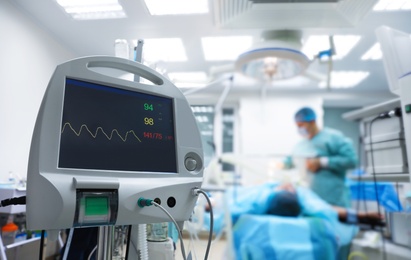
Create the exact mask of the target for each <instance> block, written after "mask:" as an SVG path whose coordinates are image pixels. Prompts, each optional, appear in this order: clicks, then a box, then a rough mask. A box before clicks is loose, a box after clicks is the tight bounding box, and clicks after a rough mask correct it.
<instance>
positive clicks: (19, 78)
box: [0, 1, 74, 182]
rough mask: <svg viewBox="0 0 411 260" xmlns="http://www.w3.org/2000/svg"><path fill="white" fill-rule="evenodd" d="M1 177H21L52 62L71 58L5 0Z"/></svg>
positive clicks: (0, 21) (0, 7) (0, 48)
mask: <svg viewBox="0 0 411 260" xmlns="http://www.w3.org/2000/svg"><path fill="white" fill-rule="evenodd" d="M0 32H1V41H0V57H1V59H0V122H1V127H0V182H1V181H4V180H6V179H7V178H8V173H9V172H10V171H12V172H13V173H14V174H16V175H17V174H18V175H20V176H21V177H26V175H27V174H26V172H27V163H28V156H29V149H30V143H31V136H32V132H33V128H34V123H35V120H36V116H37V112H38V109H39V107H40V103H41V99H42V97H43V94H44V91H45V89H46V87H47V84H48V81H49V79H50V77H51V75H52V73H53V71H54V69H55V67H56V65H57V64H59V63H62V62H64V61H66V60H69V59H72V58H74V54H73V53H72V52H70V51H69V50H67V49H65V48H64V47H63V46H62V45H61V44H59V43H58V42H56V40H55V39H53V37H52V36H51V35H49V33H48V32H46V31H45V30H43V29H42V28H41V27H39V26H37V25H36V23H35V21H33V20H32V19H30V18H29V17H28V16H26V15H25V14H24V13H22V12H21V11H19V10H18V9H17V8H16V7H15V6H14V5H12V4H11V2H9V1H0Z"/></svg>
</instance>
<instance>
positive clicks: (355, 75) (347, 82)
mask: <svg viewBox="0 0 411 260" xmlns="http://www.w3.org/2000/svg"><path fill="white" fill-rule="evenodd" d="M369 74H370V73H369V72H368V71H333V72H331V84H330V85H331V88H352V87H354V86H356V85H358V84H359V83H360V82H361V81H363V80H364V79H365V78H366V77H368V75H369ZM326 84H327V83H326V82H321V83H320V84H319V88H326V87H327V85H326Z"/></svg>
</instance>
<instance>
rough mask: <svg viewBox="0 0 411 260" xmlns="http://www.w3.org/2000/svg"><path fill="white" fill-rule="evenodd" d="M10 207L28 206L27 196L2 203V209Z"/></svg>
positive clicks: (0, 203)
mask: <svg viewBox="0 0 411 260" xmlns="http://www.w3.org/2000/svg"><path fill="white" fill-rule="evenodd" d="M10 205H26V196H21V197H15V198H10V199H5V200H2V201H1V202H0V207H7V206H10Z"/></svg>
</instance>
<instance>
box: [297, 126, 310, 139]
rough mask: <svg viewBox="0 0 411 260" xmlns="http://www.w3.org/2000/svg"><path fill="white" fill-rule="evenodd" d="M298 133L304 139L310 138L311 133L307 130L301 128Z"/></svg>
mask: <svg viewBox="0 0 411 260" xmlns="http://www.w3.org/2000/svg"><path fill="white" fill-rule="evenodd" d="M298 133H299V134H300V135H301V136H302V137H304V138H308V136H309V135H310V133H309V132H308V130H307V128H305V127H303V126H301V127H299V128H298Z"/></svg>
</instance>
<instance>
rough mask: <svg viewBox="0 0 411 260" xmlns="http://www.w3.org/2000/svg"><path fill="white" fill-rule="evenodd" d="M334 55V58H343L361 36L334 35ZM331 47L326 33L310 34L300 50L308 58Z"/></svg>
mask: <svg viewBox="0 0 411 260" xmlns="http://www.w3.org/2000/svg"><path fill="white" fill-rule="evenodd" d="M333 39H334V47H335V55H334V56H333V59H334V60H341V59H343V58H344V57H345V56H346V55H347V54H348V53H349V52H350V51H351V50H352V49H353V48H354V46H355V45H356V44H357V43H358V42H359V41H360V39H361V36H358V35H334V37H333ZM329 49H331V47H330V39H329V36H328V35H311V36H309V37H308V39H307V40H306V42H305V43H304V46H303V48H302V52H303V53H305V54H306V55H307V56H308V57H309V58H310V59H313V58H314V57H315V56H316V55H318V53H319V52H321V51H326V50H329Z"/></svg>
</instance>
